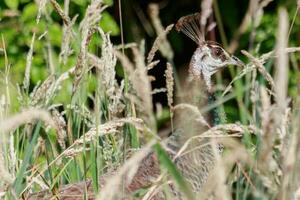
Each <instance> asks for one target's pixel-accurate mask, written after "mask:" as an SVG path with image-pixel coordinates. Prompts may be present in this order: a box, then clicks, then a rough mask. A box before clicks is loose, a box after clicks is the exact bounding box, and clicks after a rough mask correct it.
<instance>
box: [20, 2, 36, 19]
mask: <svg viewBox="0 0 300 200" xmlns="http://www.w3.org/2000/svg"><path fill="white" fill-rule="evenodd" d="M37 12H38V8H37V6H36V4H35V3H30V4H27V5H26V6H25V7H24V9H23V12H22V15H21V20H22V21H23V22H25V21H29V20H32V19H35V18H36V15H37ZM35 24H36V22H35Z"/></svg>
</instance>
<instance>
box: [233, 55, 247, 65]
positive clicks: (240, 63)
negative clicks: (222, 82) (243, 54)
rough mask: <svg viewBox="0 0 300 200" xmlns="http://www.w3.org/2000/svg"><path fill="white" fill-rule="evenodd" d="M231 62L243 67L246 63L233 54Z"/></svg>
mask: <svg viewBox="0 0 300 200" xmlns="http://www.w3.org/2000/svg"><path fill="white" fill-rule="evenodd" d="M230 64H232V65H237V66H239V67H243V66H244V65H245V64H244V63H243V62H242V61H241V60H240V59H238V58H237V57H235V56H231V63H230Z"/></svg>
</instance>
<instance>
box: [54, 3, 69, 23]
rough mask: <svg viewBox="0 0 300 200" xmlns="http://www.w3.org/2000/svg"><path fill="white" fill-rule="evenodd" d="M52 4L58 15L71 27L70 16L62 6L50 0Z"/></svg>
mask: <svg viewBox="0 0 300 200" xmlns="http://www.w3.org/2000/svg"><path fill="white" fill-rule="evenodd" d="M50 3H51V4H52V6H53V8H54V10H55V11H56V12H57V14H58V15H59V16H60V17H61V19H62V20H63V22H64V24H66V25H67V26H69V25H70V24H71V20H70V18H69V16H68V15H67V14H66V13H65V12H64V11H63V9H62V8H61V7H60V5H59V4H58V3H57V2H56V1H55V0H50Z"/></svg>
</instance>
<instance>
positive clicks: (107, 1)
mask: <svg viewBox="0 0 300 200" xmlns="http://www.w3.org/2000/svg"><path fill="white" fill-rule="evenodd" d="M103 3H104V4H106V5H108V6H112V5H113V4H114V1H113V0H103Z"/></svg>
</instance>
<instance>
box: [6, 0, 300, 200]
mask: <svg viewBox="0 0 300 200" xmlns="http://www.w3.org/2000/svg"><path fill="white" fill-rule="evenodd" d="M195 5H196V6H195ZM299 8H300V2H299V1H297V2H295V1H289V0H288V1H272V0H261V1H255V0H243V1H238V0H226V1H220V0H202V1H200V3H199V1H192V0H189V1H184V0H182V1H163V2H161V3H159V4H155V3H149V2H147V1H134V0H128V1H127V0H126V1H121V0H119V1H112V0H93V1H84V0H72V1H69V0H64V1H58V0H48V1H47V0H39V1H30V0H4V1H1V2H0V37H1V39H0V40H1V41H0V82H1V84H0V137H1V140H0V177H1V179H0V198H1V199H27V198H28V197H29V196H30V195H31V194H32V193H36V192H39V191H43V190H47V191H51V192H50V193H52V194H53V195H54V196H55V195H57V194H58V191H59V190H60V188H62V187H63V186H64V185H67V184H76V183H83V184H82V185H81V188H82V192H81V196H80V198H81V199H88V197H93V198H97V199H121V197H124V195H125V196H126V198H139V199H142V198H143V199H150V198H151V195H153V194H154V193H159V192H160V191H162V192H163V193H164V195H165V198H166V199H168V198H169V199H173V197H172V195H174V194H172V191H170V188H168V187H166V185H168V184H169V183H171V184H175V186H176V188H178V190H179V191H180V192H181V194H182V195H183V196H185V197H186V198H187V199H199V198H200V199H206V198H208V197H211V196H212V195H214V197H215V198H216V199H299V198H300V169H299V166H300V156H299V155H300V154H299V151H300V137H299V134H300V130H299V121H300V110H299V108H300V67H299V64H300V62H299V59H300V57H299V53H298V52H299V51H300V47H297V46H299V42H300V41H299V37H298V35H297V33H298V31H299V27H300V26H299V24H300V18H299V17H298V10H299ZM201 9H202V14H203V13H204V14H203V15H205V13H206V15H207V19H208V24H209V27H210V28H209V27H208V30H210V31H208V32H207V34H206V38H207V39H208V40H214V41H218V42H219V43H221V44H222V46H223V47H224V49H226V50H227V51H228V52H230V53H232V54H235V55H236V56H237V57H239V58H240V59H241V60H243V61H244V63H246V64H245V65H244V67H243V68H241V67H233V66H229V67H228V68H225V69H224V70H222V71H221V72H218V73H217V74H216V75H215V76H214V77H213V82H214V83H215V86H214V90H215V91H216V101H215V102H214V103H213V104H207V103H205V100H206V98H207V97H206V96H205V95H206V93H205V92H203V91H205V85H203V84H202V83H201V80H200V81H199V83H198V81H195V82H194V83H192V85H188V86H186V84H185V81H186V79H188V65H189V61H190V58H191V56H192V54H193V52H194V50H195V49H196V45H195V44H193V43H192V41H189V39H188V38H185V37H184V36H183V35H182V34H179V33H177V32H176V31H175V30H173V29H174V23H176V21H177V20H178V19H179V18H180V17H181V16H184V15H187V14H191V13H194V12H199V11H200V10H201ZM215 25H216V26H215ZM189 98H190V99H189ZM191 99H192V100H191ZM195 102H196V103H195ZM203 102H204V103H203ZM200 104H201V105H200ZM216 109H217V110H218V115H219V116H221V117H220V120H219V121H218V124H217V125H215V126H211V125H210V122H209V119H208V118H207V117H205V116H206V115H208V114H209V113H211V111H214V110H216ZM178 113H179V114H178ZM177 116H179V119H178V121H177V119H176V117H177ZM178 124H180V125H182V124H183V125H182V126H183V127H184V128H183V129H184V132H183V133H184V137H183V136H182V135H181V136H180V131H178V130H179V128H178ZM195 124H196V125H195ZM199 124H200V125H201V131H199V130H198V129H197V128H198V125H199ZM195 126H197V127H196V128H195ZM169 133H171V135H172V136H171V137H173V136H174V137H177V136H178V135H177V134H178V133H179V137H181V138H180V145H179V150H178V151H177V152H175V156H173V157H172V156H170V153H169V152H170V149H169V148H168V145H166V141H168V139H169V138H168V135H169ZM199 142H200V143H199ZM207 144H208V145H210V146H212V147H213V148H212V150H211V152H210V153H209V154H207V157H205V158H203V160H201V159H200V160H196V161H197V162H199V163H201V162H204V161H205V162H206V161H207V160H208V162H210V161H211V159H210V158H209V159H208V156H211V157H213V168H211V169H210V173H209V176H208V177H204V178H202V177H201V178H200V182H201V184H202V182H203V185H201V188H202V189H201V192H200V193H199V194H198V193H195V192H193V191H192V189H191V187H190V185H189V184H190V183H191V182H190V181H189V180H190V179H188V178H187V177H186V173H184V169H185V168H184V167H183V168H182V167H181V166H184V165H185V164H187V165H189V164H191V163H189V162H187V163H183V164H182V163H180V164H178V162H176V159H177V158H180V157H184V156H185V155H188V154H189V153H191V152H196V153H197V151H196V150H197V149H199V148H203V146H205V145H207ZM216 146H217V147H222V149H223V151H222V153H220V152H219V151H216V149H217V148H215V147H216ZM204 148H205V147H204ZM152 152H154V155H155V156H156V157H157V160H158V162H159V166H160V170H161V171H160V175H159V176H157V177H156V179H155V180H152V181H153V184H151V185H149V186H148V187H145V188H139V189H138V190H136V191H131V193H130V194H128V193H129V192H128V191H127V188H126V187H127V185H128V184H129V183H130V180H132V179H133V177H134V175H135V173H136V172H137V170H139V167H138V166H139V163H141V162H142V161H143V159H144V158H146V157H147V156H148V155H149V154H151V153H152ZM205 155H206V154H205ZM204 165H206V163H205V164H204ZM205 169H206V168H205ZM199 170H202V169H199ZM89 180H91V184H92V190H93V192H91V191H90V189H89V186H88V183H90V182H89ZM104 182H105V184H104ZM166 183H168V184H166ZM199 184H200V183H199ZM112 188H113V189H112ZM95 194H96V195H95ZM74 198H75V197H74Z"/></svg>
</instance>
